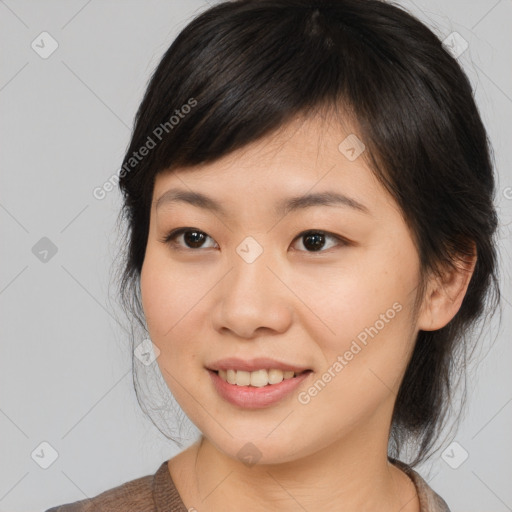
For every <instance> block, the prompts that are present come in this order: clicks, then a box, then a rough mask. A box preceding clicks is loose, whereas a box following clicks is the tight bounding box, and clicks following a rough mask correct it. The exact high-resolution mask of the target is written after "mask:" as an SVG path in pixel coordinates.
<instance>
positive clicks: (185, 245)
mask: <svg viewBox="0 0 512 512" xmlns="http://www.w3.org/2000/svg"><path fill="white" fill-rule="evenodd" d="M180 239H182V240H180ZM208 239H210V240H211V241H212V242H213V244H214V245H213V246H212V245H210V246H205V245H204V244H205V241H206V240H208ZM160 241H161V242H162V243H165V244H168V245H171V246H173V247H174V248H177V249H185V250H186V249H202V248H207V249H208V248H211V247H215V245H216V244H215V242H214V241H213V239H212V238H211V237H210V236H208V235H207V234H206V233H205V232H204V231H200V230H199V229H196V228H179V229H175V230H173V231H171V232H170V233H169V234H168V235H167V236H165V237H164V238H163V239H162V240H160Z"/></svg>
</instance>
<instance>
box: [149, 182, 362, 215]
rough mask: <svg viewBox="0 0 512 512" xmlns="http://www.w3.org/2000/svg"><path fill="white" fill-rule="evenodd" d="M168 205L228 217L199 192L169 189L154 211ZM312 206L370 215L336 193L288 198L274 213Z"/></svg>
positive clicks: (219, 207)
mask: <svg viewBox="0 0 512 512" xmlns="http://www.w3.org/2000/svg"><path fill="white" fill-rule="evenodd" d="M169 203H186V204H191V205H192V206H197V207H199V208H204V209H206V210H211V211H214V212H216V213H218V214H220V215H223V216H225V217H226V216H227V215H228V212H226V210H225V209H224V207H223V206H222V205H221V204H220V203H219V202H218V201H216V200H215V199H212V198H211V197H208V196H206V195H204V194H201V193H200V192H193V191H189V190H183V189H178V188H174V189H170V190H168V191H167V192H165V193H164V194H162V195H161V196H160V197H159V199H158V200H157V201H156V202H155V209H157V210H158V208H160V207H161V206H162V205H164V204H169ZM312 206H345V207H348V208H352V209H354V210H358V211H360V212H363V213H366V214H368V215H371V213H370V210H369V209H368V207H367V206H365V205H364V204H362V203H360V202H359V201H356V200H355V199H353V198H351V197H348V196H346V195H344V194H340V193H338V192H319V193H313V194H305V195H301V196H295V197H288V198H285V199H283V200H281V201H280V202H279V203H278V204H277V205H276V207H275V209H274V212H275V214H276V215H287V214H288V213H289V212H292V211H297V210H301V209H305V208H311V207H312Z"/></svg>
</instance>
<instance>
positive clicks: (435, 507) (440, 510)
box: [390, 459, 450, 512]
mask: <svg viewBox="0 0 512 512" xmlns="http://www.w3.org/2000/svg"><path fill="white" fill-rule="evenodd" d="M390 461H391V462H392V463H393V464H395V465H396V466H397V467H399V468H400V469H401V470H402V471H403V472H404V473H405V474H406V475H407V476H408V477H409V478H410V479H411V480H412V481H413V483H414V485H415V487H416V491H417V493H418V499H419V502H420V512H450V509H449V508H448V505H447V503H446V501H444V500H443V498H441V496H439V494H437V493H436V492H435V491H434V489H432V487H430V486H429V485H428V483H427V482H426V481H425V480H424V479H423V477H422V476H421V475H420V474H419V473H418V472H416V471H415V470H414V469H412V467H411V466H409V465H408V464H406V463H405V462H402V461H399V460H397V459H390Z"/></svg>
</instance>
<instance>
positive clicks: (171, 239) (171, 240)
mask: <svg viewBox="0 0 512 512" xmlns="http://www.w3.org/2000/svg"><path fill="white" fill-rule="evenodd" d="M187 231H195V232H198V233H202V234H204V235H206V237H207V238H210V239H211V240H214V239H213V238H212V237H211V236H210V235H208V233H206V232H205V231H202V230H201V229H199V228H195V227H192V226H186V227H181V228H176V229H173V230H172V231H170V232H169V233H168V234H166V235H165V236H164V237H163V238H161V239H159V241H160V242H161V243H163V244H167V245H171V244H172V245H173V246H174V249H175V250H184V251H188V252H199V251H200V250H201V249H202V250H204V249H212V247H197V248H192V247H186V246H182V245H179V244H177V243H175V239H176V238H177V237H178V236H180V235H182V234H183V233H186V232H187ZM319 233H320V234H323V235H324V236H325V237H326V238H329V237H330V238H333V239H335V240H336V241H337V245H336V247H339V246H341V247H344V246H347V245H351V244H352V242H350V241H349V240H347V239H346V238H344V237H342V236H340V235H336V234H335V233H331V232H330V231H326V230H324V229H306V230H304V231H301V232H300V233H298V234H297V235H296V236H295V237H294V239H293V241H292V245H293V244H295V243H296V241H298V240H300V239H301V238H303V237H304V236H306V235H309V234H319ZM215 244H216V245H217V246H218V244H217V242H215ZM331 249H333V247H329V249H326V250H322V249H320V250H319V251H304V250H298V252H304V253H307V254H321V253H325V252H329V251H330V250H331Z"/></svg>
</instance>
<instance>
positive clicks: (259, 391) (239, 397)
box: [208, 370, 312, 409]
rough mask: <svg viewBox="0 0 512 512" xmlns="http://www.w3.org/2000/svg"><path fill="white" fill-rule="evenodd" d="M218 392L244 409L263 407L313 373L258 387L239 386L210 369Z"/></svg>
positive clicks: (284, 394) (289, 391)
mask: <svg viewBox="0 0 512 512" xmlns="http://www.w3.org/2000/svg"><path fill="white" fill-rule="evenodd" d="M208 373H209V374H210V377H211V379H212V382H213V385H214V386H215V389H216V390H217V393H219V395H220V396H221V397H222V398H224V400H227V401H228V402H229V403H231V404H233V405H237V406H238V407H243V408H244V409H262V408H263V407H268V406H270V405H274V404H275V403H277V402H279V401H280V400H281V399H283V398H284V397H285V396H288V395H289V394H291V393H292V392H293V391H295V390H296V389H297V388H298V387H299V386H300V385H301V384H302V382H304V380H305V379H307V378H308V377H309V375H310V374H311V373H312V372H311V371H307V372H304V373H301V374H300V375H298V376H297V377H292V378H291V379H284V380H283V381H281V382H280V383H279V384H270V385H267V386H263V387H261V388H257V387H254V386H238V385H236V384H230V383H229V382H226V381H225V380H223V379H222V378H221V377H219V375H218V374H217V373H216V372H214V371H213V370H208Z"/></svg>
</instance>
